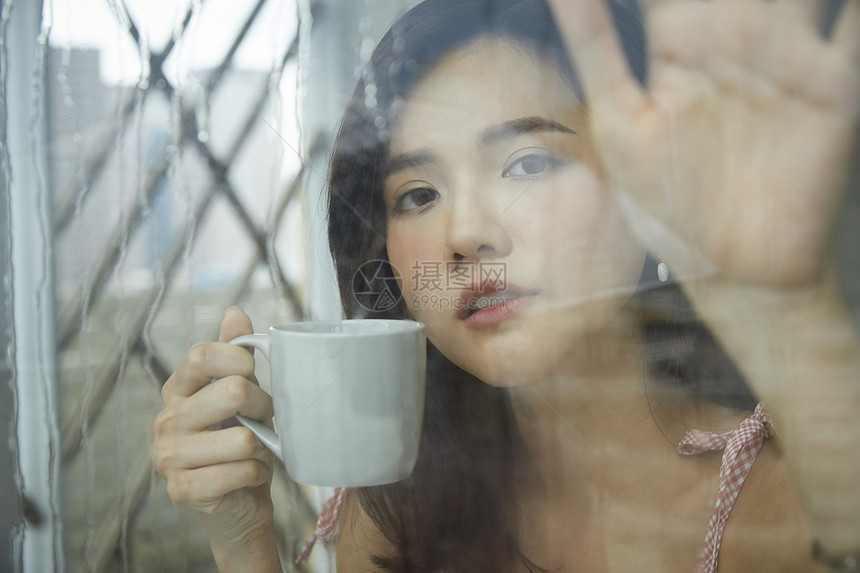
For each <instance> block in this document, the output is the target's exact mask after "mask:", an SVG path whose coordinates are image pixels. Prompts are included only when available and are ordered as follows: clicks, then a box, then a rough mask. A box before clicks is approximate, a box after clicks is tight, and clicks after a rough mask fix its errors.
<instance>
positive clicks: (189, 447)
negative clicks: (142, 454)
mask: <svg viewBox="0 0 860 573" xmlns="http://www.w3.org/2000/svg"><path fill="white" fill-rule="evenodd" d="M152 459H153V462H154V464H155V467H156V469H157V470H158V472H159V473H160V474H162V475H169V474H170V472H172V471H175V470H186V469H197V468H202V467H206V466H214V465H218V464H224V463H228V462H238V461H242V460H257V461H259V462H262V463H264V464H271V463H272V460H273V454H272V453H271V452H270V451H269V450H268V449H266V447H265V446H264V445H263V444H262V443H261V442H260V440H258V439H257V437H256V436H255V435H254V434H253V432H251V430H249V429H247V428H245V427H243V426H237V427H235V428H227V429H224V430H218V431H216V432H199V433H196V434H191V435H188V436H185V437H183V438H182V439H174V440H169V441H160V442H157V444H156V446H155V447H154V448H153V455H152Z"/></svg>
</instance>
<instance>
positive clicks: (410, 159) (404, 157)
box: [385, 150, 436, 177]
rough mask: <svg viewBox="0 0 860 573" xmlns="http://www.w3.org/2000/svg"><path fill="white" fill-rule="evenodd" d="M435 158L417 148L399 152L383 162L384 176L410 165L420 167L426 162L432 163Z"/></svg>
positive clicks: (407, 167)
mask: <svg viewBox="0 0 860 573" xmlns="http://www.w3.org/2000/svg"><path fill="white" fill-rule="evenodd" d="M435 160H436V156H434V155H433V154H432V153H430V152H429V151H425V150H418V151H411V152H409V153H401V154H399V155H395V156H394V157H392V158H391V159H389V160H388V161H387V162H386V163H385V177H389V176H391V175H393V174H395V173H397V172H398V171H403V170H404V169H409V168H411V167H421V166H422V165H427V164H428V163H433V162H434V161H435Z"/></svg>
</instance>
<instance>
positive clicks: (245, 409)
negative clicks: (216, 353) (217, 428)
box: [176, 376, 274, 432]
mask: <svg viewBox="0 0 860 573" xmlns="http://www.w3.org/2000/svg"><path fill="white" fill-rule="evenodd" d="M176 410H177V419H178V421H180V424H181V429H182V430H183V431H190V432H199V431H201V430H205V429H206V428H208V427H210V426H212V425H213V424H217V423H218V422H221V421H222V420H225V419H227V418H230V417H232V416H235V415H236V414H242V415H243V416H248V417H249V418H253V419H254V420H261V421H263V422H266V421H268V420H271V418H272V416H274V411H273V410H272V398H271V396H269V395H268V394H266V392H264V391H263V390H261V389H260V387H259V386H257V385H256V384H254V382H252V381H250V380H248V379H247V378H245V377H243V376H227V377H226V378H220V379H218V380H215V381H213V382H212V383H211V384H209V385H208V386H206V387H204V388H202V389H201V390H200V391H199V392H197V393H196V394H194V395H193V396H191V397H189V398H188V399H187V400H184V401H183V402H182V403H181V404H180V405H179V406H178V408H177V409H176Z"/></svg>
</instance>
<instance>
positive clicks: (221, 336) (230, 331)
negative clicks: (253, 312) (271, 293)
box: [218, 306, 254, 342]
mask: <svg viewBox="0 0 860 573" xmlns="http://www.w3.org/2000/svg"><path fill="white" fill-rule="evenodd" d="M253 333H254V326H253V325H252V324H251V319H250V318H249V317H248V315H247V314H245V312H244V311H243V310H242V309H241V308H239V307H238V306H231V307H230V308H228V309H227V310H225V311H224V317H223V318H222V319H221V329H220V330H219V331H218V342H230V341H231V340H233V339H234V338H236V337H237V336H242V335H243V334H253Z"/></svg>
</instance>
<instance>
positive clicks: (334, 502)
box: [296, 487, 346, 563]
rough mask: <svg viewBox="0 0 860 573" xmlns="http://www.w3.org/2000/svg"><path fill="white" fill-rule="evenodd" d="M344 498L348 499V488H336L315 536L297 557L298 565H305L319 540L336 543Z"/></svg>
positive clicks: (325, 507)
mask: <svg viewBox="0 0 860 573" xmlns="http://www.w3.org/2000/svg"><path fill="white" fill-rule="evenodd" d="M344 498H346V488H343V487H336V488H334V493H333V494H332V496H331V497H330V498H328V500H326V502H325V503H324V504H323V507H322V511H320V516H319V519H317V527H316V530H315V531H314V536H313V537H311V538H310V539H309V540H308V542H307V543H305V547H304V549H302V552H301V553H299V556H298V557H296V563H304V562H305V561H307V560H308V557H310V555H311V550H312V549H313V548H314V544H315V543H316V542H317V539H322V540H323V541H334V540H335V539H337V534H338V532H339V531H340V513H341V510H342V509H343V500H344Z"/></svg>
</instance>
